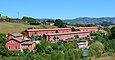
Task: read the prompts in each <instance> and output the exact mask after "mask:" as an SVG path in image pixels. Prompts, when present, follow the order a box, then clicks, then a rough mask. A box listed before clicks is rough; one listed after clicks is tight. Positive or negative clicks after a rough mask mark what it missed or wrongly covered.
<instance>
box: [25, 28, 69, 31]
mask: <svg viewBox="0 0 115 60" xmlns="http://www.w3.org/2000/svg"><path fill="white" fill-rule="evenodd" d="M70 29H71V28H50V29H27V30H26V31H53V30H70Z"/></svg>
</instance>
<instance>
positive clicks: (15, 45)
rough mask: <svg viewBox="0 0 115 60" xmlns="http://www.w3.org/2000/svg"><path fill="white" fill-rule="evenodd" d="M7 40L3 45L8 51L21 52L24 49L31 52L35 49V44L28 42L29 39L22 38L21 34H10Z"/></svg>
mask: <svg viewBox="0 0 115 60" xmlns="http://www.w3.org/2000/svg"><path fill="white" fill-rule="evenodd" d="M7 38H8V40H7V42H6V43H5V46H6V48H8V49H9V50H10V51H17V50H18V51H21V52H23V49H26V48H28V49H29V50H30V51H32V50H34V48H35V42H33V41H30V39H29V38H27V37H24V36H23V35H22V34H19V33H17V34H16V33H15V34H10V35H9V36H8V37H7Z"/></svg>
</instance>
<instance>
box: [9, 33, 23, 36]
mask: <svg viewBox="0 0 115 60" xmlns="http://www.w3.org/2000/svg"><path fill="white" fill-rule="evenodd" d="M11 35H12V36H15V37H17V36H23V35H22V34H20V33H15V34H11Z"/></svg>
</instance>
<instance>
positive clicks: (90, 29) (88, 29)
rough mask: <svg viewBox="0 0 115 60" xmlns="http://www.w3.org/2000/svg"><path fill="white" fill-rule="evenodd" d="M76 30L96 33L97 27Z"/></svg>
mask: <svg viewBox="0 0 115 60" xmlns="http://www.w3.org/2000/svg"><path fill="white" fill-rule="evenodd" d="M77 29H79V30H80V31H90V32H91V31H94V32H97V31H98V27H80V28H79V27H78V28H77Z"/></svg>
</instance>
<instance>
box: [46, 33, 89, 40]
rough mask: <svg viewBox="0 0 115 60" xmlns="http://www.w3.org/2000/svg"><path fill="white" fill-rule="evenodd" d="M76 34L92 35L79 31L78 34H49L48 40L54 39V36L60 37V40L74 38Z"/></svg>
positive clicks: (82, 35)
mask: <svg viewBox="0 0 115 60" xmlns="http://www.w3.org/2000/svg"><path fill="white" fill-rule="evenodd" d="M75 35H78V36H79V38H83V37H87V36H90V33H78V34H64V35H61V34H60V35H47V39H46V40H50V41H51V40H54V39H53V38H54V37H58V38H59V39H60V40H64V39H68V38H74V36H75Z"/></svg>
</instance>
